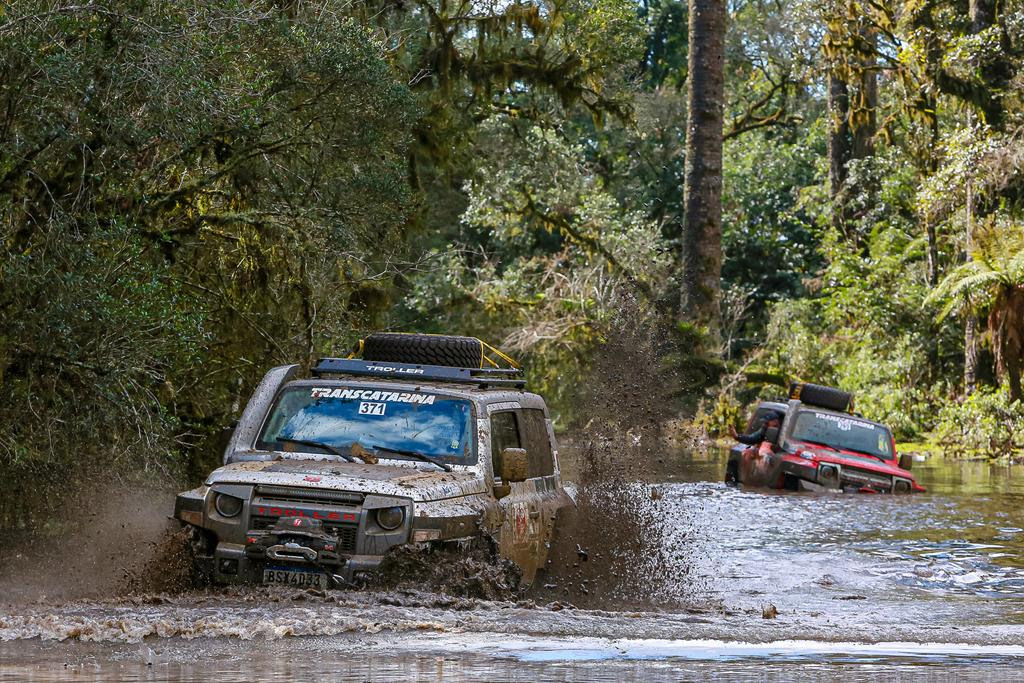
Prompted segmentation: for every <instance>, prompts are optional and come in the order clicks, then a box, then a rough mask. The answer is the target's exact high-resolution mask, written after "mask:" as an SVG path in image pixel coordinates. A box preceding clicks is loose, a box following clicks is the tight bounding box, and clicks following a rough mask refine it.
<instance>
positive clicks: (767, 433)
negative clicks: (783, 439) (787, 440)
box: [764, 427, 779, 446]
mask: <svg viewBox="0 0 1024 683" xmlns="http://www.w3.org/2000/svg"><path fill="white" fill-rule="evenodd" d="M764 440H765V441H767V442H768V443H770V444H772V445H773V446H778V445H779V428H778V427H769V428H768V429H766V430H764Z"/></svg>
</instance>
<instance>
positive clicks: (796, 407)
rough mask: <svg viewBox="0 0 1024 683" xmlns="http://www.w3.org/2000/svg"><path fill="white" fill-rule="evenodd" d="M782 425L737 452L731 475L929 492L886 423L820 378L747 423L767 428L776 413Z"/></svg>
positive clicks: (761, 482) (767, 404) (777, 482)
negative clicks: (818, 382)
mask: <svg viewBox="0 0 1024 683" xmlns="http://www.w3.org/2000/svg"><path fill="white" fill-rule="evenodd" d="M773 413H777V414H779V415H782V416H784V417H783V420H782V424H781V425H780V426H779V427H778V428H775V427H770V428H768V429H766V430H765V433H764V438H763V440H762V441H761V443H760V444H757V445H745V444H736V445H734V446H733V447H732V448H731V449H730V451H729V459H728V461H727V464H726V472H725V481H726V482H727V483H730V484H744V485H748V486H759V487H767V488H776V489H789V490H815V491H827V490H831V491H846V492H852V491H856V492H860V493H913V492H923V491H924V488H922V487H921V486H919V485H918V484H917V481H916V480H915V479H914V475H913V474H911V472H910V466H911V460H910V457H909V456H907V455H904V456H903V457H900V456H899V454H898V453H897V452H896V443H895V440H894V439H893V436H892V432H891V431H890V430H889V428H888V427H886V426H885V425H883V424H881V423H879V422H874V421H872V420H868V419H865V418H864V417H862V416H860V415H859V414H857V413H854V412H853V396H852V395H851V394H849V393H847V392H844V391H840V390H838V389H834V388H832V387H825V386H820V385H816V384H805V383H802V382H800V383H793V384H792V385H791V386H790V400H789V401H788V402H782V401H762V402H760V403H759V404H758V405H757V407H756V408H755V409H754V412H753V414H752V415H751V417H750V421H749V422H748V424H747V431H748V433H752V432H754V431H755V430H758V429H760V428H761V426H762V424H763V423H764V420H765V419H766V418H767V417H769V416H770V415H771V414H773Z"/></svg>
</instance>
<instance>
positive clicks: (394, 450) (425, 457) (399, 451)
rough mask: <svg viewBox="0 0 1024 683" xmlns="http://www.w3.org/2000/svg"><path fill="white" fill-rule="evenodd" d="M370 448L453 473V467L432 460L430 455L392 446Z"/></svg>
mask: <svg viewBox="0 0 1024 683" xmlns="http://www.w3.org/2000/svg"><path fill="white" fill-rule="evenodd" d="M370 448H372V449H373V450H375V451H385V452H386V453H395V454H397V455H405V456H408V457H410V458H415V459H416V460H422V461H423V462H429V463H430V464H431V465H437V466H438V467H440V468H441V469H443V470H444V471H445V472H451V471H452V468H451V465H448V464H447V463H443V462H441V461H440V460H437V459H435V458H431V457H430V456H429V455H424V454H423V453H420V452H419V451H407V450H405V449H404V448H392V447H391V446H377V445H373V446H370Z"/></svg>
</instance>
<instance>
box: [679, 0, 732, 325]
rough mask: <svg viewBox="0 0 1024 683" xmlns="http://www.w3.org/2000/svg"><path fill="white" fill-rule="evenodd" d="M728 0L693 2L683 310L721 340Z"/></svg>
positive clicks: (683, 261) (685, 185)
mask: <svg viewBox="0 0 1024 683" xmlns="http://www.w3.org/2000/svg"><path fill="white" fill-rule="evenodd" d="M725 23H726V13H725V0H689V43H690V44H689V55H688V67H689V75H688V77H687V83H686V100H687V105H688V109H687V122H686V167H685V171H684V174H685V175H684V181H683V183H684V184H683V205H684V210H685V217H684V223H683V240H682V242H683V243H682V264H681V265H682V267H681V273H680V280H681V284H682V288H681V290H682V291H681V294H682V301H681V309H682V311H681V312H682V315H683V318H684V319H688V320H690V321H692V322H694V323H696V324H698V325H700V326H705V327H707V329H708V331H709V332H710V334H711V337H712V340H713V341H715V340H717V335H718V325H719V297H720V293H721V273H722V125H723V108H724V97H725V94H724V90H725Z"/></svg>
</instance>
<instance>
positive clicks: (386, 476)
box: [206, 459, 487, 502]
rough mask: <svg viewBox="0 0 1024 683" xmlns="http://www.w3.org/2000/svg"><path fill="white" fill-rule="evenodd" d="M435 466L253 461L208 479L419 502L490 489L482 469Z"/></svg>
mask: <svg viewBox="0 0 1024 683" xmlns="http://www.w3.org/2000/svg"><path fill="white" fill-rule="evenodd" d="M427 467H432V466H431V465H428V466H427ZM433 469H434V471H427V470H423V469H419V468H415V467H400V466H394V465H368V464H365V463H351V462H334V461H324V460H299V459H284V460H269V461H249V462H236V463H231V464H230V465H225V466H223V467H219V468H217V469H215V470H214V471H213V472H211V473H210V476H209V477H207V479H206V484H207V486H211V485H213V484H276V485H278V486H298V487H302V488H306V489H310V488H317V489H329V490H334V491H358V492H359V493H369V494H379V495H383V496H401V497H403V498H412V499H413V500H415V501H418V502H426V501H434V500H444V499H446V498H458V497H460V496H466V495H471V494H476V493H486V491H487V484H486V482H485V481H484V478H483V476H482V475H480V474H479V473H478V472H474V471H471V470H456V471H453V472H445V471H444V470H440V469H436V468H433Z"/></svg>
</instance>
